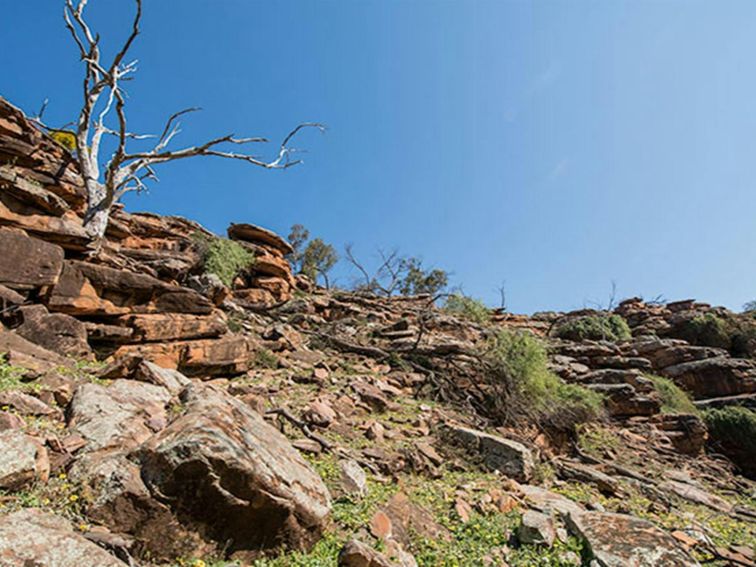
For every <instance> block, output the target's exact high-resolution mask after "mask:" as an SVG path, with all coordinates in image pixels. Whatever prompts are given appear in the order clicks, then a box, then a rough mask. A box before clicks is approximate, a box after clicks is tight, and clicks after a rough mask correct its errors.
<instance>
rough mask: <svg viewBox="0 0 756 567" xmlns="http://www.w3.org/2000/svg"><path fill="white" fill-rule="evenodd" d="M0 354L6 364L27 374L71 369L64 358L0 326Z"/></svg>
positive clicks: (69, 362)
mask: <svg viewBox="0 0 756 567" xmlns="http://www.w3.org/2000/svg"><path fill="white" fill-rule="evenodd" d="M0 352H2V353H5V359H6V362H8V363H10V364H13V365H15V366H20V367H22V368H25V369H27V370H28V371H29V372H37V373H44V372H47V371H50V370H54V369H56V368H60V367H64V368H67V367H71V366H72V363H71V361H70V360H68V359H66V358H65V357H63V356H61V355H59V354H57V353H55V352H52V351H49V350H47V349H46V348H44V347H41V346H39V345H36V344H34V343H32V342H30V341H28V340H26V339H25V338H23V337H21V336H19V335H18V334H16V333H12V332H10V331H8V330H6V329H4V328H3V327H1V326H0Z"/></svg>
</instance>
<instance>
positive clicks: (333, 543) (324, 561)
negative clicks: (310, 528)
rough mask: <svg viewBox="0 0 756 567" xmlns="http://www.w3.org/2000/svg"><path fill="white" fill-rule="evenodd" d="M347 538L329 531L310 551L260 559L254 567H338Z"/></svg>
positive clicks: (253, 564)
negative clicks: (339, 557) (340, 553)
mask: <svg viewBox="0 0 756 567" xmlns="http://www.w3.org/2000/svg"><path fill="white" fill-rule="evenodd" d="M344 543H345V540H344V539H343V538H341V537H339V536H337V535H336V534H333V533H328V534H326V535H325V536H324V537H323V538H322V539H320V540H319V541H318V543H316V544H315V545H314V546H313V548H312V549H311V550H310V551H308V552H303V551H295V552H293V553H288V554H285V555H284V554H283V553H282V554H281V555H280V556H278V557H275V558H270V559H258V560H257V561H255V562H254V563H252V567H337V564H338V556H339V551H340V550H341V548H342V546H343V545H344Z"/></svg>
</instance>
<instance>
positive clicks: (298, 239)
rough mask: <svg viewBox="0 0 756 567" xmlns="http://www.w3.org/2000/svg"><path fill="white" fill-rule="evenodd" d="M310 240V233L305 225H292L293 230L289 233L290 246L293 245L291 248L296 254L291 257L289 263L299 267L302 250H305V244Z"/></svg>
mask: <svg viewBox="0 0 756 567" xmlns="http://www.w3.org/2000/svg"><path fill="white" fill-rule="evenodd" d="M309 239H310V231H309V230H307V229H306V228H305V227H304V226H303V225H301V224H295V225H292V227H291V230H290V231H289V237H288V240H289V244H291V247H292V248H293V249H294V252H293V253H292V254H291V255H290V257H289V261H290V262H291V263H292V264H294V265H298V263H299V261H300V258H301V256H302V250H303V249H304V245H305V243H306V242H307V241H308V240H309Z"/></svg>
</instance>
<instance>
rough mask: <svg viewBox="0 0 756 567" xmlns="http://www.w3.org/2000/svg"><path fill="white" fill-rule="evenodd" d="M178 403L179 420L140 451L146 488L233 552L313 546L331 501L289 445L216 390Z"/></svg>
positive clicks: (196, 388)
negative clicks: (226, 543)
mask: <svg viewBox="0 0 756 567" xmlns="http://www.w3.org/2000/svg"><path fill="white" fill-rule="evenodd" d="M181 401H182V403H183V404H184V406H185V408H184V410H183V413H182V415H181V416H180V417H178V418H176V419H175V420H174V421H173V422H172V423H171V424H170V425H169V426H168V427H166V428H165V429H163V430H162V431H161V432H160V433H158V434H157V435H155V436H154V437H152V438H151V439H150V440H149V441H147V442H146V443H145V444H144V445H143V446H142V447H141V448H140V449H139V451H138V459H139V462H140V463H141V467H142V478H143V479H144V482H145V484H146V485H147V487H148V488H149V489H150V490H151V491H153V492H156V493H158V494H162V495H164V496H165V497H166V498H167V499H168V501H169V502H171V506H172V508H173V510H174V512H175V513H176V514H177V516H178V517H179V518H182V519H183V520H184V521H185V522H186V523H187V524H189V525H190V526H192V527H194V528H195V529H196V530H197V531H199V532H200V533H202V534H203V535H204V536H205V537H207V538H210V539H212V540H214V541H218V542H231V543H230V550H231V551H240V550H242V551H250V552H252V551H259V550H264V549H270V548H274V547H276V546H278V545H281V544H289V545H294V546H301V545H308V544H310V543H312V542H313V541H314V539H315V537H316V536H317V534H318V533H319V531H320V529H321V527H322V524H323V522H324V521H325V518H326V517H327V515H328V513H329V510H330V496H329V494H328V490H327V489H326V487H325V485H324V484H323V481H322V480H321V479H320V477H319V476H318V475H317V474H316V473H315V472H313V470H312V469H311V468H310V467H309V465H307V463H306V462H305V461H304V460H303V458H302V457H301V456H300V455H299V453H298V452H297V451H296V450H294V449H293V448H292V446H291V444H290V443H289V441H287V440H286V438H285V437H283V436H282V435H281V434H280V433H279V432H278V431H276V430H275V429H274V428H272V427H271V426H270V425H268V424H267V423H265V421H264V420H263V419H262V418H261V417H260V416H259V414H257V413H255V412H254V411H252V410H251V409H250V408H249V407H248V406H246V405H244V404H242V403H241V402H239V401H237V400H236V399H234V398H232V397H231V396H229V395H227V394H224V393H223V392H221V391H219V390H217V389H215V388H213V387H210V386H200V385H197V384H193V385H191V386H189V387H188V388H187V389H186V390H185V391H184V392H183V393H182V396H181Z"/></svg>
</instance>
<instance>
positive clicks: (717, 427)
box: [704, 406, 756, 476]
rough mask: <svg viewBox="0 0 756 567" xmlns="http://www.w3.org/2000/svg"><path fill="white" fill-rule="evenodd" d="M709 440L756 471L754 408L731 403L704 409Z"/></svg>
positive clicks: (752, 471) (743, 464) (755, 420)
mask: <svg viewBox="0 0 756 567" xmlns="http://www.w3.org/2000/svg"><path fill="white" fill-rule="evenodd" d="M704 420H705V421H706V426H707V427H708V428H709V443H710V444H711V445H712V446H713V447H714V448H715V449H716V450H718V451H721V452H722V453H724V454H725V455H727V456H728V457H730V459H732V461H733V462H734V463H735V464H736V465H738V466H740V467H741V468H743V469H744V471H745V472H746V473H747V474H749V475H751V476H754V475H756V461H754V459H753V456H754V455H756V412H755V411H753V410H749V409H747V408H744V407H739V406H732V407H727V408H722V409H711V410H708V411H706V412H704Z"/></svg>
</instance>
